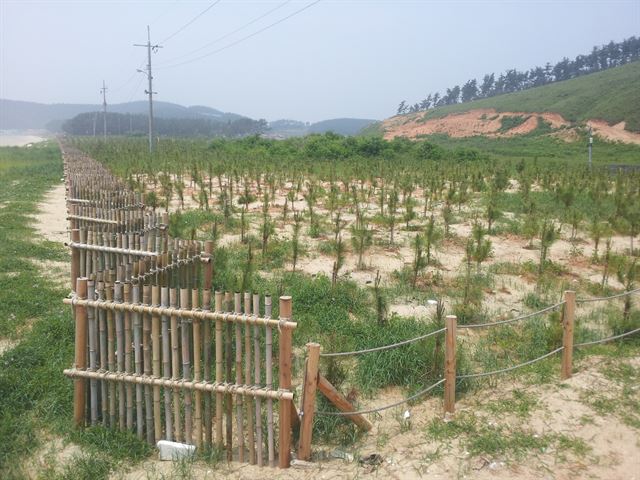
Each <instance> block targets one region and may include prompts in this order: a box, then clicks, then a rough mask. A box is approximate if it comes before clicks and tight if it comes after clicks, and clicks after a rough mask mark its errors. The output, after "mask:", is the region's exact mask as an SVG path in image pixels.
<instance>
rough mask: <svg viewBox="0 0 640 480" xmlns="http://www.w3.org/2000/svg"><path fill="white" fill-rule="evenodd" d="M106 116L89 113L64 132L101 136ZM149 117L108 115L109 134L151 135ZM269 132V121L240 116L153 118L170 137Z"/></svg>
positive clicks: (158, 130)
mask: <svg viewBox="0 0 640 480" xmlns="http://www.w3.org/2000/svg"><path fill="white" fill-rule="evenodd" d="M103 126H104V113H102V112H88V113H81V114H79V115H76V116H75V117H73V118H72V119H70V120H67V121H66V122H65V123H64V124H63V126H62V129H63V131H64V132H65V133H68V134H69V135H90V136H91V135H93V136H96V135H97V136H100V135H102V134H103V130H104V127H103ZM148 129H149V117H148V116H147V115H140V114H137V115H133V114H123V113H110V112H107V135H129V136H143V135H146V134H147V133H148V131H149V130H148ZM267 129H268V125H267V121H266V120H263V119H260V120H253V119H251V118H246V117H241V118H238V119H236V120H229V121H224V122H221V121H216V120H212V119H209V118H163V117H156V118H154V130H155V133H156V134H157V135H159V136H167V137H169V136H170V137H227V138H236V137H244V136H247V135H258V134H261V133H264V132H265V131H266V130H267Z"/></svg>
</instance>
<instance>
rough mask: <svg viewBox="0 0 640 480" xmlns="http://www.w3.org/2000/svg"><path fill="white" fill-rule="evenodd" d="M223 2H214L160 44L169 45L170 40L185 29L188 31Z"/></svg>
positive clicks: (217, 0) (216, 0) (218, 0)
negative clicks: (193, 24)
mask: <svg viewBox="0 0 640 480" xmlns="http://www.w3.org/2000/svg"><path fill="white" fill-rule="evenodd" d="M220 2H221V0H215V2H212V3H211V5H209V6H208V7H207V8H205V9H204V10H202V11H201V12H200V13H198V14H197V15H196V16H195V17H193V18H192V19H191V20H189V21H188V22H187V23H185V24H184V25H183V26H181V27H180V28H179V29H178V30H176V31H175V32H173V33H172V34H171V35H169V36H168V37H167V38H165V39H164V40H162V41H161V42H160V43H161V44H162V43H167V42H168V41H169V40H171V39H172V38H174V37H175V36H176V35H178V34H179V33H181V32H183V31H184V30H185V29H187V28H188V27H189V26H190V25H191V24H192V23H193V22H195V21H196V20H198V19H199V18H200V17H201V16H203V15H204V14H205V13H207V12H208V11H209V10H211V9H212V8H213V7H215V6H216V5H217V4H219V3H220Z"/></svg>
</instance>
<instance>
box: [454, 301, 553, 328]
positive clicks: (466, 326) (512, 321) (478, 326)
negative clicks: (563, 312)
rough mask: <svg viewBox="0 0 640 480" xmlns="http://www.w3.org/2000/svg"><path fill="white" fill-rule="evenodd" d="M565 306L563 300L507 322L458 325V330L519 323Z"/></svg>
mask: <svg viewBox="0 0 640 480" xmlns="http://www.w3.org/2000/svg"><path fill="white" fill-rule="evenodd" d="M564 304H565V302H564V300H563V301H562V302H559V303H556V304H555V305H551V306H550V307H547V308H543V309H542V310H538V311H537V312H532V313H527V314H526V315H521V316H519V317H515V318H509V319H507V320H501V321H499V322H488V323H476V324H471V325H458V328H484V327H495V326H497V325H506V324H508V323H514V322H519V321H520V320H527V319H529V318H532V317H536V316H538V315H542V314H543V313H547V312H551V311H553V310H556V309H558V308H560V307H561V306H563V305H564Z"/></svg>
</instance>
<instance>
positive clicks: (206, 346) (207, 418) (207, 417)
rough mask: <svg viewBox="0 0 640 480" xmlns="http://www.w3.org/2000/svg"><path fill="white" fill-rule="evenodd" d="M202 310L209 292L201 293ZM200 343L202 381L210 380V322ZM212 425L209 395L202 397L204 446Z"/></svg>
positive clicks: (207, 304)
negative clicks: (201, 345)
mask: <svg viewBox="0 0 640 480" xmlns="http://www.w3.org/2000/svg"><path fill="white" fill-rule="evenodd" d="M205 283H206V282H205ZM202 309H203V310H210V309H211V290H209V289H205V290H203V291H202ZM203 327H204V328H203V334H202V343H203V353H204V355H203V358H202V360H203V363H204V381H205V382H209V381H210V380H211V322H210V321H205V322H204V325H203ZM212 429H213V424H212V418H211V395H205V396H204V444H205V446H206V447H211V441H212V434H213V430H212Z"/></svg>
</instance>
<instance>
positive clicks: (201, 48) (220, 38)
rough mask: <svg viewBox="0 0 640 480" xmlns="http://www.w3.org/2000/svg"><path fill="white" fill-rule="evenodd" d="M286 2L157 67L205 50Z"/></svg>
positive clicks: (279, 7) (285, 2) (288, 1)
mask: <svg viewBox="0 0 640 480" xmlns="http://www.w3.org/2000/svg"><path fill="white" fill-rule="evenodd" d="M288 3H291V0H286V1H284V2H282V3H280V4H278V5H276V6H275V7H273V8H271V9H269V10H267V11H266V12H265V13H263V14H262V15H259V16H258V17H256V18H254V19H253V20H251V21H249V22H247V23H245V24H243V25H241V26H239V27H238V28H236V29H235V30H232V31H231V32H229V33H225V34H224V35H222V36H220V37H218V38H216V39H214V40H212V41H211V42H209V43H205V44H204V45H203V46H201V47H199V48H196V49H195V50H192V51H190V52H188V53H185V54H184V55H180V56H179V57H176V58H172V59H171V60H167V61H166V62H164V63H161V64H160V65H159V67H158V68H160V67H162V66H163V65H167V64H171V63H172V62H177V61H179V60H182V59H183V58H186V57H189V56H191V55H193V54H194V53H198V52H201V51H202V50H205V49H207V48H209V47H210V46H212V45H215V44H216V43H218V42H220V41H221V40H224V39H225V38H229V37H230V36H231V35H233V34H235V33H238V32H239V31H241V30H244V29H245V28H247V27H249V26H251V25H253V24H254V23H256V22H258V21H260V20H262V19H263V18H265V17H268V16H269V15H271V14H272V13H273V12H275V11H276V10H279V9H281V8H282V7H284V6H285V5H287V4H288Z"/></svg>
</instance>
